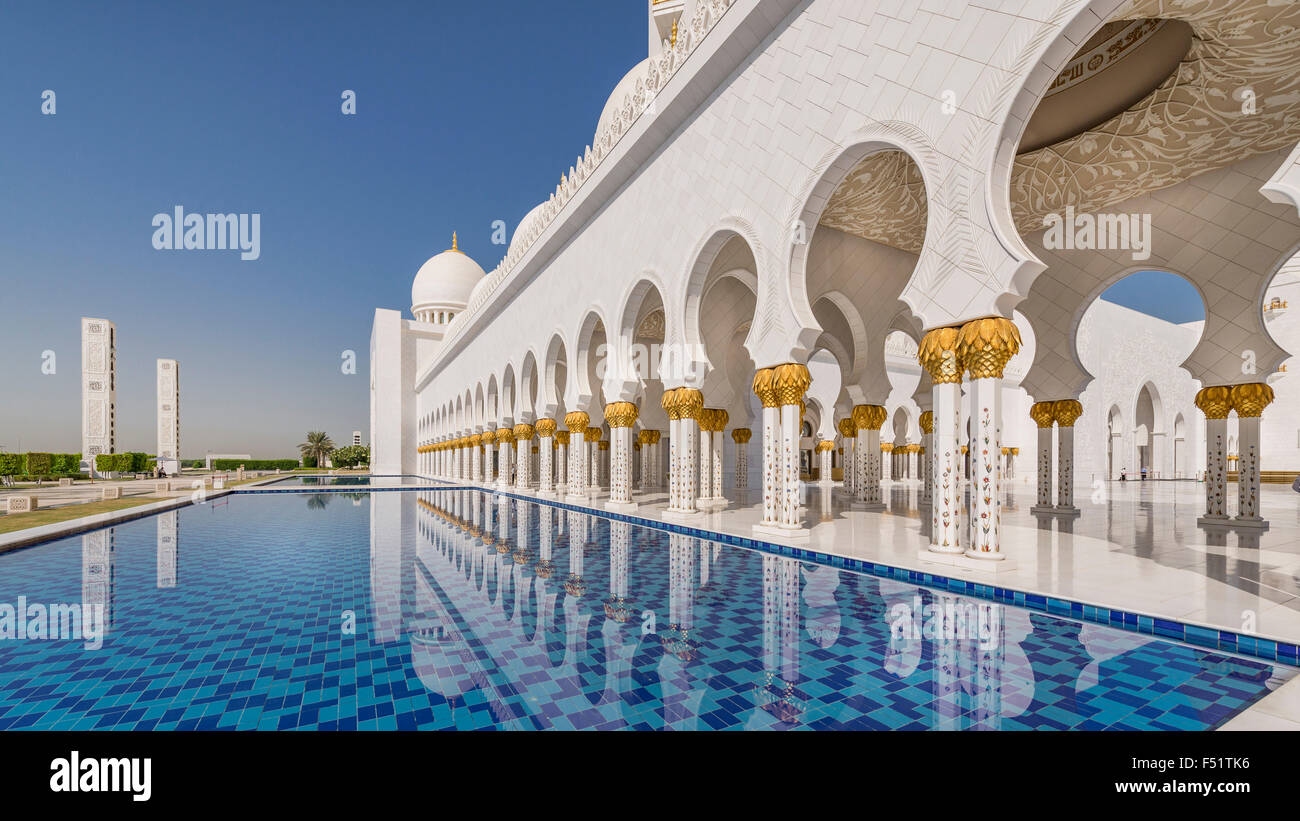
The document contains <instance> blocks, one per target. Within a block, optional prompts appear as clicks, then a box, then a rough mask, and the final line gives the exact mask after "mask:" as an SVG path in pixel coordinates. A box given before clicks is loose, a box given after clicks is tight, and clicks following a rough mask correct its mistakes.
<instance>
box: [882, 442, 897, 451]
mask: <svg viewBox="0 0 1300 821" xmlns="http://www.w3.org/2000/svg"><path fill="white" fill-rule="evenodd" d="M880 450H881V451H882V452H884V453H892V452H893V451H894V444H893V443H892V442H881V443H880Z"/></svg>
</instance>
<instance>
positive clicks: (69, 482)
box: [59, 479, 72, 487]
mask: <svg viewBox="0 0 1300 821" xmlns="http://www.w3.org/2000/svg"><path fill="white" fill-rule="evenodd" d="M59 487H72V480H71V479H60V480H59Z"/></svg>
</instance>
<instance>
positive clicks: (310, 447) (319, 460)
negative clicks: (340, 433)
mask: <svg viewBox="0 0 1300 821" xmlns="http://www.w3.org/2000/svg"><path fill="white" fill-rule="evenodd" d="M298 450H299V452H301V453H302V457H303V458H304V459H306V458H307V457H308V456H314V457H316V466H317V467H323V466H324V465H325V457H327V456H329V455H330V454H331V453H333V451H334V441H333V440H332V439H330V438H329V436H328V435H327V434H326V433H325V431H323V430H310V431H307V441H306V442H303V443H302V444H301V445H299V446H298Z"/></svg>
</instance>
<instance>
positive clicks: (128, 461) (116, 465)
mask: <svg viewBox="0 0 1300 821" xmlns="http://www.w3.org/2000/svg"><path fill="white" fill-rule="evenodd" d="M134 456H135V454H132V453H101V454H99V455H98V456H96V457H95V470H96V471H98V472H100V473H130V472H131V465H132V463H133V462H134Z"/></svg>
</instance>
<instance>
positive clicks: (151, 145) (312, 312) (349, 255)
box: [0, 0, 1199, 457]
mask: <svg viewBox="0 0 1300 821" xmlns="http://www.w3.org/2000/svg"><path fill="white" fill-rule="evenodd" d="M575 38H577V39H580V44H579V45H578V46H577V47H574V45H573V41H574V40H575ZM645 51H646V23H645V3H644V2H643V0H554V1H553V2H550V3H545V4H543V3H535V2H522V1H521V0H515V1H514V2H498V3H464V2H457V3H448V2H422V3H411V4H398V3H377V4H369V5H364V6H363V5H361V4H356V3H350V4H344V3H324V2H315V3H287V2H286V3H281V2H277V3H261V4H245V3H224V4H202V5H200V4H190V3H149V4H144V3H125V2H122V3H105V4H92V3H75V4H60V3H45V4H39V5H38V4H29V5H27V6H24V7H17V8H15V7H7V8H6V9H5V11H4V12H3V13H0V55H3V60H4V66H5V70H4V73H3V77H2V78H0V110H2V111H3V112H4V113H3V115H2V116H0V147H2V149H3V150H0V192H3V193H0V285H3V293H4V300H3V305H4V309H5V310H4V311H3V316H2V319H0V386H3V389H2V391H3V395H4V400H3V402H0V449H3V450H11V451H13V450H53V451H76V450H79V449H80V405H79V393H80V383H79V368H80V350H79V318H80V317H81V316H97V317H106V318H108V319H111V320H113V321H114V322H116V323H117V333H118V343H119V344H118V391H117V402H118V408H117V418H118V446H119V449H126V450H146V451H152V450H153V449H154V444H155V437H154V421H155V413H154V360H155V359H156V358H158V357H170V358H175V359H178V360H180V363H181V391H182V393H181V414H182V433H181V438H182V450H183V453H184V455H185V456H186V457H198V456H201V455H202V454H203V453H204V452H205V451H207V450H215V451H225V452H249V453H252V454H254V455H257V456H265V457H272V456H285V455H292V454H293V453H294V452H295V448H294V446H295V445H296V444H297V443H298V442H300V441H301V440H302V437H303V433H304V432H305V431H306V430H308V429H322V430H325V431H327V432H329V433H330V434H331V435H332V436H333V437H334V438H335V440H336V441H339V442H342V441H344V440H347V439H348V438H349V436H350V433H351V431H352V430H354V429H360V430H362V431H363V432H365V431H368V427H369V419H368V393H367V392H368V384H369V376H368V373H367V370H366V359H367V357H368V348H369V338H370V323H371V318H372V312H373V309H374V308H375V307H387V308H399V309H402V310H406V309H407V308H408V307H409V303H410V284H411V279H412V277H413V276H414V274H415V271H416V270H417V269H418V268H419V266H420V264H421V263H423V262H424V260H425V259H427V258H428V257H429V256H431V255H433V254H434V253H437V252H439V251H442V250H444V249H445V248H447V247H448V245H449V243H450V236H451V232H452V231H453V230H455V231H457V232H458V233H459V238H460V246H461V248H462V249H463V250H464V251H466V252H467V253H469V254H470V255H471V256H473V257H474V258H475V259H477V260H478V262H479V263H480V264H481V265H483V267H484V268H485V269H489V270H490V269H491V268H492V267H493V266H494V265H495V264H496V262H497V261H498V260H499V259H500V257H501V255H502V253H503V252H504V249H503V248H501V247H497V246H493V245H492V244H491V229H492V223H493V221H494V220H504V221H505V222H506V223H507V225H508V227H509V229H510V230H512V231H513V229H514V227H515V225H516V224H517V222H518V221H519V219H520V218H521V217H522V216H523V215H524V214H525V213H527V212H528V211H529V210H530V209H531V208H532V206H533V205H535V204H536V203H538V202H540V201H541V200H543V199H545V198H546V196H548V195H549V193H550V192H551V191H552V190H553V189H554V186H555V184H556V183H557V182H558V181H559V175H560V172H561V171H562V170H564V169H567V168H568V167H569V166H570V164H572V162H573V160H574V158H575V157H577V156H578V154H579V153H581V151H582V150H583V148H584V147H585V146H586V145H587V143H588V142H590V140H591V138H592V134H593V132H594V131H595V126H596V121H597V118H598V117H599V114H600V109H601V107H602V105H603V104H604V102H605V99H606V96H607V95H608V93H609V91H610V90H611V89H612V88H613V87H614V85H615V83H617V81H618V80H619V78H621V77H622V76H623V74H624V73H625V72H626V71H627V70H628V69H629V68H631V66H632V65H634V64H635V63H636V62H638V61H639V60H640V59H642V58H643V57H644V56H645ZM46 89H51V90H53V91H54V92H55V94H56V95H57V96H56V105H57V113H55V114H54V115H53V116H45V115H43V114H42V113H41V95H42V92H43V91H44V90H46ZM344 89H351V90H354V91H355V92H356V94H357V114H356V116H352V117H348V116H344V115H343V114H342V113H341V111H340V104H341V100H340V94H341V93H342V92H343V90H344ZM177 205H180V206H183V207H184V208H185V209H186V210H187V211H193V212H201V213H205V212H228V213H258V214H260V215H261V258H260V259H258V260H256V261H241V260H240V258H239V255H238V253H237V252H220V251H214V252H198V251H190V252H176V251H158V250H155V249H154V248H153V246H152V244H151V238H152V236H153V227H152V224H151V223H152V219H153V216H154V215H155V214H158V213H163V212H166V213H170V212H171V210H172V209H173V208H174V207H175V206H177ZM1157 286H1158V283H1157V284H1156V285H1148V286H1146V287H1139V288H1136V289H1133V290H1132V292H1131V293H1126V295H1125V296H1124V297H1123V300H1117V301H1125V302H1126V304H1134V305H1135V307H1137V306H1138V305H1137V303H1140V304H1142V305H1146V306H1148V308H1147V309H1149V310H1151V311H1152V312H1157V313H1159V312H1168V311H1171V310H1173V309H1174V306H1172V305H1171V304H1170V302H1169V300H1168V299H1166V298H1164V297H1163V296H1161V292H1160V291H1158V290H1156V287H1157ZM1108 298H1110V297H1109V295H1108ZM1198 314H1199V307H1198ZM1171 318H1174V317H1171ZM1191 318H1195V317H1191ZM1179 321H1181V320H1179ZM46 350H51V351H54V353H55V355H56V357H57V359H56V365H57V370H56V372H55V373H54V374H52V375H46V374H43V373H42V372H41V365H42V354H43V352H44V351H46ZM348 350H351V351H355V352H356V355H357V360H358V369H357V373H356V374H355V375H345V374H343V373H342V370H341V368H340V365H341V362H342V359H341V357H342V355H343V352H344V351H348Z"/></svg>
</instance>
